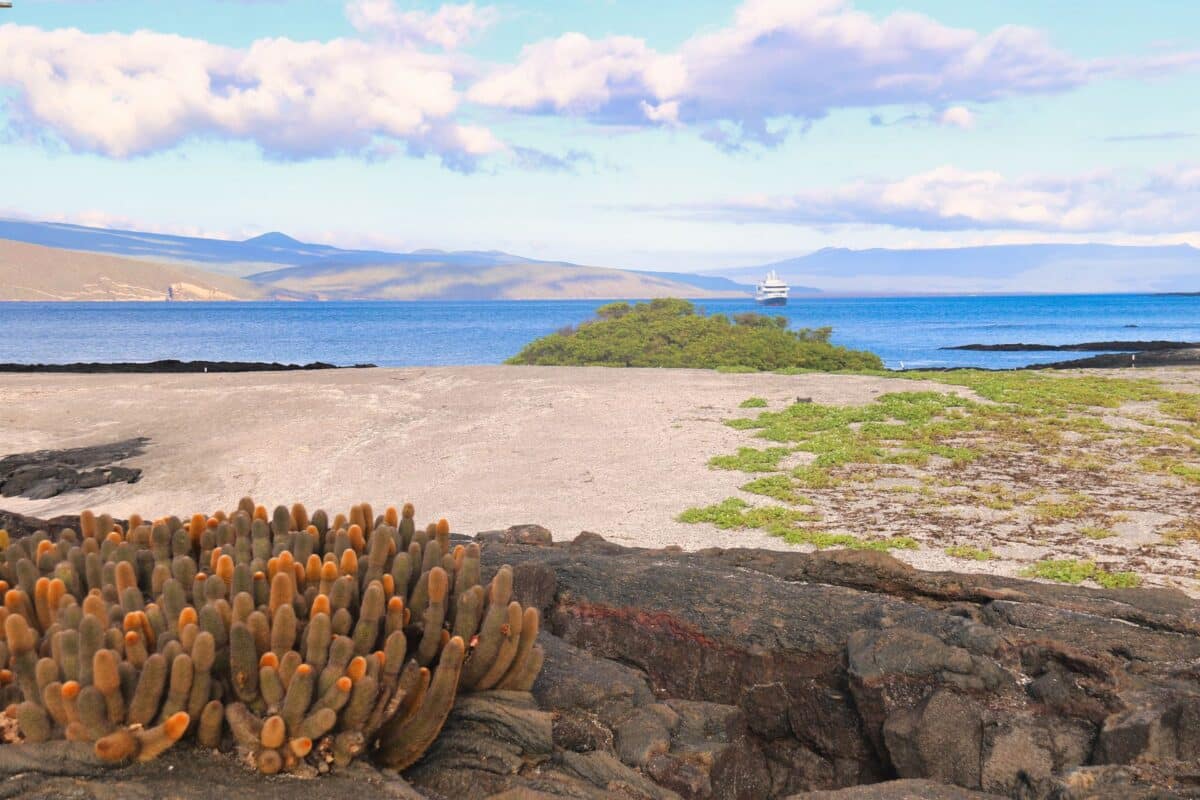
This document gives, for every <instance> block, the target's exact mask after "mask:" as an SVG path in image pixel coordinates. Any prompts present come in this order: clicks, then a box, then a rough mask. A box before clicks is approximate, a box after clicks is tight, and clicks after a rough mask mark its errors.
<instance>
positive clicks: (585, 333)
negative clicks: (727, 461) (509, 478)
mask: <svg viewBox="0 0 1200 800" xmlns="http://www.w3.org/2000/svg"><path fill="white" fill-rule="evenodd" d="M787 324H788V320H787V318H786V317H768V316H764V315H762V314H755V313H746V314H735V315H733V316H732V317H730V316H726V315H724V314H713V315H711V316H706V315H704V314H702V313H700V312H699V311H697V309H696V307H695V305H693V304H692V303H690V302H688V301H687V300H679V299H661V300H652V301H650V302H648V303H636V304H634V305H630V304H629V303H623V302H622V303H609V304H608V305H605V306H601V307H600V308H598V309H596V318H595V319H594V320H589V321H587V322H584V323H582V324H580V325H579V326H577V327H567V328H563V329H562V330H559V331H558V332H556V333H552V334H550V335H549V336H545V337H542V338H541V339H538V340H536V341H534V342H531V343H530V344H528V345H526V346H525V347H524V348H522V350H521V352H519V353H518V354H517V355H515V356H513V357H512V358H510V359H508V360H507V361H506V362H505V363H507V364H523V365H530V366H605V367H668V368H693V369H717V370H724V371H735V372H736V371H742V372H767V371H772V370H774V371H779V370H792V369H795V370H821V371H825V372H838V371H845V370H856V371H862V370H881V369H883V361H882V360H880V358H879V356H877V355H875V354H874V353H869V352H866V351H863V350H851V349H849V348H846V347H841V346H839V345H835V344H832V343H830V341H829V336H830V334H831V333H832V329H831V328H803V329H800V330H789V329H788V327H787Z"/></svg>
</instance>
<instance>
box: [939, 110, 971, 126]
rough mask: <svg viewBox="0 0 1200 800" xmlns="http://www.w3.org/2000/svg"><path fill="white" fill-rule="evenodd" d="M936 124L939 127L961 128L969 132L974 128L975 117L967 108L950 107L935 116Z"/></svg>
mask: <svg viewBox="0 0 1200 800" xmlns="http://www.w3.org/2000/svg"><path fill="white" fill-rule="evenodd" d="M937 122H938V124H939V125H945V126H947V127H950V128H962V129H963V130H964V131H969V130H971V129H972V128H974V127H975V115H974V114H972V113H971V110H970V109H969V108H964V107H963V106H951V107H950V108H947V109H946V110H945V111H943V112H942V113H940V114H938V115H937Z"/></svg>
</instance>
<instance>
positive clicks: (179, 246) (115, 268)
mask: <svg viewBox="0 0 1200 800" xmlns="http://www.w3.org/2000/svg"><path fill="white" fill-rule="evenodd" d="M17 243H21V245H22V246H23V247H28V246H31V245H32V246H35V247H36V248H37V250H36V251H35V250H29V249H22V248H21V247H18V245H17ZM35 252H36V253H37V255H36V260H37V261H38V263H40V264H43V265H44V267H43V268H41V269H38V270H36V271H35V270H26V271H21V270H19V269H18V273H17V274H15V275H9V276H6V273H3V272H0V300H4V299H37V298H39V297H40V298H42V299H51V298H58V299H160V298H162V297H164V296H165V295H166V294H167V291H168V287H172V293H174V294H176V296H178V297H179V299H202V298H204V297H211V298H213V299H316V300H489V299H514V300H528V299H591V298H614V299H620V298H650V297H692V298H706V297H745V296H746V295H747V293H748V292H749V291H751V290H752V287H749V286H746V285H743V284H739V283H737V282H736V281H732V280H729V279H727V278H723V277H718V276H712V275H692V274H688V273H668V272H638V271H633V270H623V269H609V268H604V267H588V266H580V265H577V264H570V263H566V262H556V261H538V260H535V259H529V258H523V257H521V256H515V255H511V254H509V253H503V252H500V251H497V250H489V251H459V252H446V251H442V250H417V251H414V252H411V253H390V252H386V251H381V250H345V249H341V248H337V247H330V246H328V245H320V244H309V243H305V242H300V241H297V240H296V239H293V238H292V237H290V236H287V235H285V234H282V233H267V234H263V235H262V236H256V237H254V238H252V239H247V240H245V241H228V240H222V239H205V238H198V237H188V236H171V235H167V234H158V233H145V232H140V231H124V230H110V229H105V228H89V227H85V226H81V225H67V224H60V223H46V222H28V221H22V220H0V264H5V263H7V264H9V265H11V266H14V267H18V268H19V266H20V262H21V259H22V258H25V259H33V258H34V255H33V254H34V253H35ZM55 252H59V253H63V256H62V257H61V258H60V259H56V258H54V257H53V253H55ZM67 254H70V255H67ZM86 255H91V256H95V257H96V258H98V259H100V258H102V259H107V260H103V261H97V262H96V264H94V265H89V262H88V259H87V258H86V257H85V256H86ZM67 263H70V264H71V265H72V266H71V267H70V269H69V270H67V269H66V267H65V266H64V267H62V268H59V267H58V266H57V265H58V264H63V265H65V264H67ZM155 268H157V269H158V270H160V274H161V279H159V278H156V273H155V271H154V270H155ZM181 270H183V272H181ZM64 271H65V272H68V273H69V274H60V273H64ZM72 276H84V278H83V279H81V282H80V281H76V279H75V278H74V277H72ZM75 283H78V284H79V285H78V289H77V291H76V292H74V294H77V295H78V296H77V297H74V296H73V290H72V286H73V285H74V284H75ZM185 286H186V288H185ZM114 287H117V288H115V289H114ZM181 290H182V291H183V294H182V296H180V295H179V292H180V291H181Z"/></svg>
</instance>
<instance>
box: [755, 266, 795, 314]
mask: <svg viewBox="0 0 1200 800" xmlns="http://www.w3.org/2000/svg"><path fill="white" fill-rule="evenodd" d="M754 299H755V300H757V301H758V302H759V305H764V306H786V305H787V300H788V285H787V284H786V283H784V282H783V281H781V280H779V276H778V275H776V274H775V270H771V271H770V272H768V273H767V277H765V278H763V280H762V282H761V283H759V284H758V286H757V288H756V289H755V292H754Z"/></svg>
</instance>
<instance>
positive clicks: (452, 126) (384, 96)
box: [0, 24, 504, 160]
mask: <svg viewBox="0 0 1200 800" xmlns="http://www.w3.org/2000/svg"><path fill="white" fill-rule="evenodd" d="M0 53H3V57H0V86H8V87H11V88H13V89H15V92H13V94H12V96H11V99H10V100H9V102H8V104H7V106H6V108H5V113H6V116H7V117H8V118H9V119H10V121H11V122H13V123H14V124H15V125H17V126H18V127H22V128H27V129H29V128H33V129H37V128H43V129H49V130H50V131H52V132H53V133H54V134H56V135H57V136H58V137H59V138H61V139H62V140H63V141H64V142H66V144H67V145H69V146H70V147H71V148H72V149H75V150H78V151H86V152H96V153H101V154H104V155H107V156H111V157H114V158H126V157H130V156H136V155H142V154H146V153H151V152H154V151H157V150H162V149H166V148H170V147H172V146H174V145H177V144H179V143H180V142H182V141H184V140H185V139H187V138H189V137H191V136H195V135H201V136H205V135H207V136H214V137H224V138H232V139H244V140H248V141H253V142H256V143H257V144H258V145H259V146H260V147H261V148H262V149H263V151H264V152H265V153H266V154H267V155H268V156H271V157H276V158H285V159H290V158H311V157H320V156H330V155H336V154H341V153H352V154H367V153H370V152H372V151H373V150H375V149H377V148H378V147H379V146H380V144H381V142H382V143H384V144H387V143H391V144H396V143H399V144H400V145H402V146H403V147H405V148H407V149H409V150H411V151H413V152H416V153H430V152H431V153H436V154H438V155H441V156H443V157H444V158H454V159H459V160H461V159H471V158H477V157H481V156H484V155H487V154H489V153H492V152H496V151H498V150H501V149H503V147H504V146H503V144H502V143H501V142H499V141H498V140H497V139H496V137H495V136H494V135H492V133H491V132H490V131H488V130H487V129H484V128H478V127H470V126H465V125H460V124H458V123H457V122H455V121H454V113H455V111H456V110H457V108H458V105H459V102H460V97H459V94H458V92H457V90H456V88H455V77H456V74H455V68H454V66H453V64H452V63H451V62H450V61H448V60H447V59H446V58H445V57H442V56H437V55H433V54H428V53H423V52H421V51H419V50H415V49H408V48H397V47H390V46H387V45H384V44H379V43H371V42H365V41H361V40H357V39H334V40H332V41H328V42H297V41H292V40H290V39H261V40H258V41H256V42H254V43H252V44H251V45H250V46H249V47H248V48H246V49H233V48H226V47H221V46H218V45H215V44H212V43H210V42H207V41H203V40H200V39H192V38H187V37H183V36H176V35H170V34H161V33H153V32H149V31H138V32H135V33H130V34H124V33H108V34H91V33H84V32H82V31H79V30H75V29H58V30H42V29H40V28H35V27H26V26H20V25H15V24H7V25H2V26H0Z"/></svg>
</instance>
